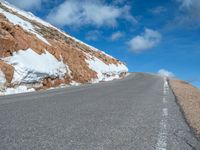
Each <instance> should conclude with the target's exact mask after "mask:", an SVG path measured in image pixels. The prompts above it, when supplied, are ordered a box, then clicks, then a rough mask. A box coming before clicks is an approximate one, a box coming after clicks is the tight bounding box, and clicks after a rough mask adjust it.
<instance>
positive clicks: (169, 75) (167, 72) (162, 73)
mask: <svg viewBox="0 0 200 150" xmlns="http://www.w3.org/2000/svg"><path fill="white" fill-rule="evenodd" d="M158 74H159V75H160V76H164V77H175V75H174V74H173V73H172V72H170V71H167V70H165V69H160V70H159V71H158Z"/></svg>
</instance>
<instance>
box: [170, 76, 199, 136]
mask: <svg viewBox="0 0 200 150" xmlns="http://www.w3.org/2000/svg"><path fill="white" fill-rule="evenodd" d="M169 83H170V85H171V87H172V90H173V91H174V93H175V95H176V97H177V100H178V103H179V104H180V106H181V107H182V110H183V112H184V114H185V116H186V119H187V121H188V122H189V124H190V125H191V127H192V128H193V129H195V131H196V133H197V135H198V136H199V137H200V90H199V89H197V88H195V87H193V86H192V85H190V84H189V83H187V82H184V81H180V80H174V79H170V80H169Z"/></svg>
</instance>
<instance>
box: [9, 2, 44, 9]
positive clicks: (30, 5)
mask: <svg viewBox="0 0 200 150" xmlns="http://www.w3.org/2000/svg"><path fill="white" fill-rule="evenodd" d="M7 1H8V2H9V3H11V4H13V5H15V6H17V7H19V8H21V9H24V10H32V9H40V8H41V5H42V1H43V0H23V1H22V0H7Z"/></svg>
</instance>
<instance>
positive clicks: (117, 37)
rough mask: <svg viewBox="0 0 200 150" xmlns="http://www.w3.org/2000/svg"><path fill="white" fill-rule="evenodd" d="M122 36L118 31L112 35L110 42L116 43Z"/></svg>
mask: <svg viewBox="0 0 200 150" xmlns="http://www.w3.org/2000/svg"><path fill="white" fill-rule="evenodd" d="M123 35H124V34H123V33H122V32H120V31H117V32H115V33H113V34H112V35H111V37H110V39H111V41H116V40H118V39H119V38H121V37H122V36H123Z"/></svg>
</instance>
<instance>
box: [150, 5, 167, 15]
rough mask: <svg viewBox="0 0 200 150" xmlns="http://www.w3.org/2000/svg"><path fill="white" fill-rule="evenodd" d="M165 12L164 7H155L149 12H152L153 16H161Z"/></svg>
mask: <svg viewBox="0 0 200 150" xmlns="http://www.w3.org/2000/svg"><path fill="white" fill-rule="evenodd" d="M166 11H167V9H166V8H165V7H162V6H158V7H155V8H153V9H151V10H150V12H152V13H153V14H161V13H164V12H166Z"/></svg>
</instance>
